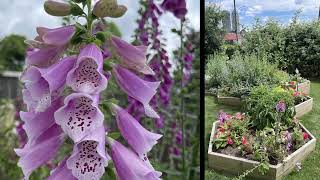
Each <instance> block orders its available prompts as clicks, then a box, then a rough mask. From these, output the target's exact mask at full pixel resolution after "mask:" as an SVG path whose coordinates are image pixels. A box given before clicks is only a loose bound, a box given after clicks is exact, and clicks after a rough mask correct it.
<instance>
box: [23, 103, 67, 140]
mask: <svg viewBox="0 0 320 180" xmlns="http://www.w3.org/2000/svg"><path fill="white" fill-rule="evenodd" d="M62 105H63V101H62V98H58V99H57V100H55V101H54V102H52V104H51V106H50V107H49V108H47V109H46V111H44V112H39V113H35V112H23V111H20V117H21V120H22V121H23V122H24V125H23V129H24V130H25V131H26V134H27V136H28V143H27V144H30V143H32V142H34V141H35V139H37V138H38V137H39V136H40V135H41V134H43V133H45V131H47V130H48V129H49V128H50V127H52V126H53V125H54V124H56V123H55V120H54V117H53V114H54V112H55V111H56V110H57V109H59V108H60V107H61V106H62Z"/></svg>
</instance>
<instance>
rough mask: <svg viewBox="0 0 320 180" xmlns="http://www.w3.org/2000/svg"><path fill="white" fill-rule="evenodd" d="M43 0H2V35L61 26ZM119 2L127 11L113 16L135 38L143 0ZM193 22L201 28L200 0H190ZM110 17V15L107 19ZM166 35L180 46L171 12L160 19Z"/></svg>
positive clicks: (126, 34) (125, 33)
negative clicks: (118, 15) (48, 10)
mask: <svg viewBox="0 0 320 180" xmlns="http://www.w3.org/2000/svg"><path fill="white" fill-rule="evenodd" d="M43 2H44V1H43V0H0V38H3V37H4V36H6V35H9V34H12V33H15V34H21V35H24V36H26V37H27V38H28V39H33V38H34V37H35V36H36V27H37V26H44V27H48V28H56V27H59V26H61V18H58V17H53V16H50V15H48V14H46V12H45V11H44V10H43ZM118 4H123V5H126V6H127V7H128V11H127V12H126V14H125V15H124V16H123V17H121V18H118V19H109V20H113V21H114V22H115V23H116V24H117V25H118V26H119V28H120V30H121V32H122V35H123V38H124V39H125V40H127V41H131V40H132V37H131V36H132V35H133V32H134V29H135V28H136V27H137V23H136V22H135V21H136V19H138V13H137V11H138V9H139V0H118ZM187 9H188V14H187V18H189V20H190V25H191V26H192V27H194V28H195V29H196V30H199V29H200V0H187ZM107 20H108V19H107ZM160 25H161V27H162V30H163V32H164V36H165V37H166V38H167V39H168V50H169V51H170V50H172V49H175V48H176V47H178V46H179V45H180V44H179V42H180V41H179V40H178V37H177V36H176V35H173V34H172V33H170V30H171V29H172V28H178V27H180V26H179V21H178V20H177V19H176V18H175V17H174V16H173V15H172V14H171V13H165V14H164V15H163V16H162V17H161V19H160Z"/></svg>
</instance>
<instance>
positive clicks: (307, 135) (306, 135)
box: [303, 132, 309, 140]
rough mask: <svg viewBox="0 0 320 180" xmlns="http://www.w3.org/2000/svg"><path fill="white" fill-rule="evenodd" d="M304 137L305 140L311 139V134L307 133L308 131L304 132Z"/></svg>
mask: <svg viewBox="0 0 320 180" xmlns="http://www.w3.org/2000/svg"><path fill="white" fill-rule="evenodd" d="M303 139H304V140H307V139H309V134H308V133H306V132H303Z"/></svg>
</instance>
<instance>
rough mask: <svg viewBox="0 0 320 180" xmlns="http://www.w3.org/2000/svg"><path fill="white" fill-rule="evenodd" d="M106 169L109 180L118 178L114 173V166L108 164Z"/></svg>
mask: <svg viewBox="0 0 320 180" xmlns="http://www.w3.org/2000/svg"><path fill="white" fill-rule="evenodd" d="M105 170H106V172H105V176H107V179H108V180H117V178H116V174H115V173H114V168H111V167H109V166H107V167H106V168H105Z"/></svg>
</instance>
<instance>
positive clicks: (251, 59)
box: [206, 53, 289, 97]
mask: <svg viewBox="0 0 320 180" xmlns="http://www.w3.org/2000/svg"><path fill="white" fill-rule="evenodd" d="M208 59H209V60H208V64H207V68H206V76H207V77H206V85H207V87H206V88H207V89H210V88H219V89H221V90H222V92H220V93H226V94H228V95H230V96H235V97H242V96H246V95H248V94H249V92H250V90H251V88H252V87H255V86H259V85H263V84H264V85H273V84H275V85H280V84H283V83H285V82H288V80H289V75H288V74H287V73H285V72H283V71H279V70H278V69H277V65H276V64H272V63H269V62H268V61H267V60H266V57H260V58H258V57H257V56H255V55H244V56H243V55H240V54H239V53H236V54H234V55H233V56H232V59H228V57H227V56H226V55H224V54H218V55H215V56H209V58H208Z"/></svg>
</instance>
